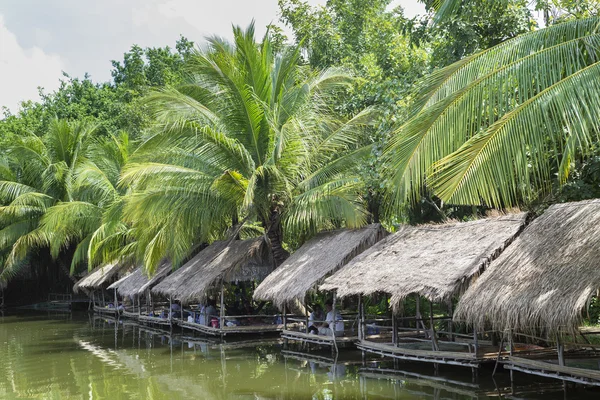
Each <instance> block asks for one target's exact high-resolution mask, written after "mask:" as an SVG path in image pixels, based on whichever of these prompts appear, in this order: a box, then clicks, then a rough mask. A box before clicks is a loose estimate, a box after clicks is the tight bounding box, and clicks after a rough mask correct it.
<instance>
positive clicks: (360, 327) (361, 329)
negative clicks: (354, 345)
mask: <svg viewBox="0 0 600 400" xmlns="http://www.w3.org/2000/svg"><path fill="white" fill-rule="evenodd" d="M362 319H363V313H362V295H360V294H359V295H358V340H363V336H362V333H363V328H362V323H363V320H362Z"/></svg>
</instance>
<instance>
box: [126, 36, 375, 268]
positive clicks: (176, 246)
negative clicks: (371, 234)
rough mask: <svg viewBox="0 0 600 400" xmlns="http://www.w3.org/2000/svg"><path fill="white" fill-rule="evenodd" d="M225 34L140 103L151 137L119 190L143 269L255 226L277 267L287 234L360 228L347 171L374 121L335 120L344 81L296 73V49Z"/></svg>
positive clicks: (352, 170) (365, 116)
mask: <svg viewBox="0 0 600 400" xmlns="http://www.w3.org/2000/svg"><path fill="white" fill-rule="evenodd" d="M233 33H234V42H233V43H229V42H227V41H225V40H223V39H220V38H210V39H208V44H209V46H208V50H207V51H204V52H197V53H196V54H195V55H194V56H193V57H192V58H191V60H190V61H189V63H188V66H187V67H188V72H189V79H188V82H187V83H185V84H183V85H181V86H179V87H177V88H171V89H164V90H161V91H158V92H155V93H154V94H152V95H150V96H149V97H148V99H147V104H148V106H149V108H150V109H151V110H152V111H153V114H154V117H155V118H156V121H157V127H156V131H155V132H154V133H153V134H151V135H150V136H149V137H148V138H147V139H146V140H145V141H144V142H143V144H142V145H141V146H140V148H139V149H138V150H137V151H136V152H135V154H133V155H132V163H131V164H130V165H129V166H127V167H126V169H125V172H124V174H123V176H122V184H123V185H126V186H128V187H130V188H131V190H132V192H131V194H130V195H128V196H127V200H126V205H125V209H124V214H125V217H126V220H127V221H129V222H131V223H132V226H133V228H132V229H133V231H134V232H135V234H136V241H137V244H138V250H139V251H140V252H143V254H142V253H140V255H139V256H140V257H141V258H143V259H144V263H145V265H146V266H147V267H148V268H149V269H152V268H153V267H154V266H156V265H157V264H158V262H159V261H160V259H161V258H162V257H164V256H166V255H168V256H169V257H170V258H171V259H173V260H175V261H176V262H177V261H178V260H182V259H183V258H185V256H186V255H187V254H188V253H189V251H190V249H191V248H192V247H193V246H194V245H195V244H198V243H201V242H206V241H210V240H212V239H213V238H215V237H218V236H219V235H221V234H222V232H223V231H224V230H225V229H227V228H228V227H230V226H231V225H232V224H234V225H235V224H237V223H238V222H239V223H244V224H248V223H257V224H258V225H259V226H260V227H261V228H262V229H263V230H264V232H265V233H266V235H267V236H268V238H269V239H270V243H271V246H272V251H273V255H274V258H275V260H276V262H281V261H283V259H284V258H285V256H286V252H285V250H284V248H283V238H284V234H288V235H292V234H302V233H306V232H313V231H315V230H318V229H320V228H322V227H324V226H335V225H340V224H344V225H346V226H349V227H355V226H360V225H362V224H364V223H365V221H366V218H367V212H366V211H365V209H364V207H363V204H362V201H361V198H360V192H361V182H360V180H359V179H358V177H357V171H356V166H357V163H358V162H360V160H361V159H362V158H363V157H364V156H365V155H366V154H368V152H369V148H360V147H359V146H358V143H359V142H360V140H361V134H360V132H361V130H362V129H364V127H365V126H368V125H369V124H370V123H371V120H372V113H371V112H370V111H368V110H367V111H365V112H362V113H360V114H359V115H357V116H355V117H354V118H351V119H350V120H347V119H343V118H341V117H339V116H338V115H336V113H335V110H332V106H331V104H332V102H331V101H330V100H331V99H332V96H335V95H336V94H337V93H339V91H340V90H345V89H346V88H347V87H348V85H349V83H350V82H351V78H350V77H349V76H348V75H347V74H346V73H345V72H344V71H341V70H338V69H329V70H325V71H320V72H313V71H311V70H309V69H308V68H304V67H301V66H300V65H299V61H300V54H299V50H298V48H289V49H286V50H284V51H283V52H282V53H281V54H274V52H273V50H272V47H271V42H270V39H269V38H268V36H267V37H265V38H264V39H263V40H262V41H261V42H260V43H258V44H257V43H256V41H255V38H254V25H253V24H251V25H250V26H249V27H248V28H247V29H246V30H242V29H240V28H239V27H235V28H234V32H233Z"/></svg>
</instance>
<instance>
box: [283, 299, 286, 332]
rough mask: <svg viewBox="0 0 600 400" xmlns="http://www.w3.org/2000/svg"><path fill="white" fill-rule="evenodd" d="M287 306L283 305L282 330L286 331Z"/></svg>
mask: <svg viewBox="0 0 600 400" xmlns="http://www.w3.org/2000/svg"><path fill="white" fill-rule="evenodd" d="M286 314H287V307H286V305H285V304H284V305H283V330H285V331H287V315H286Z"/></svg>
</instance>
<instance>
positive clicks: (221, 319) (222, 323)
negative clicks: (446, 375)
mask: <svg viewBox="0 0 600 400" xmlns="http://www.w3.org/2000/svg"><path fill="white" fill-rule="evenodd" d="M224 326H225V285H223V284H221V309H220V310H219V328H220V329H223V327H224Z"/></svg>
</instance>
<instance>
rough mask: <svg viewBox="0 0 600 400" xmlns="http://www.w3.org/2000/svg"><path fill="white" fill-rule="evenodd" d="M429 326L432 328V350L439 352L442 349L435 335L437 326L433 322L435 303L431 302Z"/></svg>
mask: <svg viewBox="0 0 600 400" xmlns="http://www.w3.org/2000/svg"><path fill="white" fill-rule="evenodd" d="M429 325H430V327H431V348H432V349H433V351H439V349H440V347H439V346H438V343H437V337H436V335H435V325H434V322H433V303H432V302H431V301H430V302H429Z"/></svg>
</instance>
